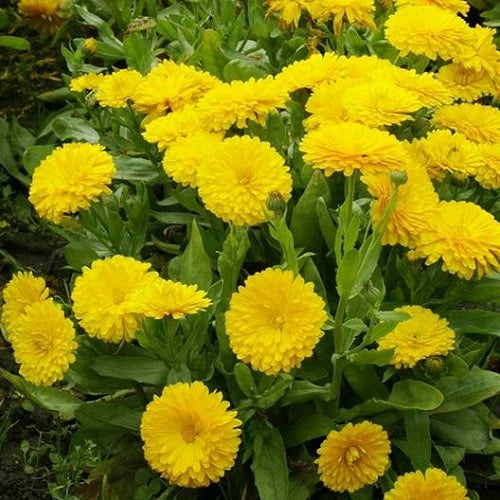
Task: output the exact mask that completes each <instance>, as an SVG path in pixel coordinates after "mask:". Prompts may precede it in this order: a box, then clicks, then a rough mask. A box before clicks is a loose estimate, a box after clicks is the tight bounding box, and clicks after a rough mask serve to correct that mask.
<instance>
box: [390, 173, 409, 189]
mask: <svg viewBox="0 0 500 500" xmlns="http://www.w3.org/2000/svg"><path fill="white" fill-rule="evenodd" d="M407 180H408V175H407V174H406V172H405V171H404V170H393V171H392V172H391V181H392V183H393V184H394V185H396V186H402V185H403V184H406V181H407Z"/></svg>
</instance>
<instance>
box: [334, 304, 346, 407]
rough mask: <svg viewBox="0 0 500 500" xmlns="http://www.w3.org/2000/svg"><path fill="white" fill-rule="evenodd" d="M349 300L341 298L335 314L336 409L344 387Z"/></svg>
mask: <svg viewBox="0 0 500 500" xmlns="http://www.w3.org/2000/svg"><path fill="white" fill-rule="evenodd" d="M348 302H349V299H348V298H347V297H346V296H342V297H340V300H339V304H338V306H337V311H336V312H335V325H334V327H333V342H334V345H335V355H334V359H335V361H334V363H333V381H332V394H333V399H334V401H333V404H334V405H335V409H338V407H339V403H340V387H341V385H342V374H343V372H344V359H343V358H342V354H343V353H344V338H343V332H342V324H343V323H344V315H345V311H346V309H347V303H348Z"/></svg>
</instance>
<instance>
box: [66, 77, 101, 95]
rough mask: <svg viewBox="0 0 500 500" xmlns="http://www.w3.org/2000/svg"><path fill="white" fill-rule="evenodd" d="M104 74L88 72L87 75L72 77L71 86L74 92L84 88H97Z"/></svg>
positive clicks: (81, 90)
mask: <svg viewBox="0 0 500 500" xmlns="http://www.w3.org/2000/svg"><path fill="white" fill-rule="evenodd" d="M103 79H104V75H103V74H101V73H87V74H85V75H81V76H78V77H76V78H72V79H71V81H70V83H69V88H70V90H72V91H73V92H83V91H84V90H96V89H97V87H98V86H99V84H100V83H102V80H103Z"/></svg>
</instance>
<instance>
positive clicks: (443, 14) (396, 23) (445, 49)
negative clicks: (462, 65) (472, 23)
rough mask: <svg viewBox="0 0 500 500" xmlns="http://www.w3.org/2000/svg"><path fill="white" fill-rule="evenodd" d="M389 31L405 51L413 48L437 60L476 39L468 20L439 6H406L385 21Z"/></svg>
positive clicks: (395, 44)
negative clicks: (473, 36) (473, 38)
mask: <svg viewBox="0 0 500 500" xmlns="http://www.w3.org/2000/svg"><path fill="white" fill-rule="evenodd" d="M385 35H386V37H387V39H388V40H389V42H390V43H391V44H392V45H394V47H396V48H397V49H398V50H399V51H400V52H401V55H403V56H406V55H408V54H409V53H410V52H413V53H414V54H417V55H425V56H427V57H428V58H429V59H432V60H435V59H437V57H438V56H441V57H442V58H443V59H452V58H453V57H455V56H456V55H457V54H459V53H460V52H461V51H464V50H466V49H467V45H468V44H470V43H472V34H471V28H469V26H468V25H467V23H466V22H465V21H464V20H463V19H461V18H460V17H458V16H457V15H455V14H453V13H452V12H449V11H447V10H444V9H440V8H439V7H436V6H425V7H406V8H404V9H400V10H398V11H396V12H395V13H394V14H392V15H391V16H390V17H389V19H387V21H386V23H385Z"/></svg>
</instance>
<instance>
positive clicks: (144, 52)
mask: <svg viewBox="0 0 500 500" xmlns="http://www.w3.org/2000/svg"><path fill="white" fill-rule="evenodd" d="M123 52H124V54H125V60H126V61H127V66H128V67H129V68H131V69H135V70H137V71H139V72H140V73H142V74H143V75H145V74H146V73H148V72H149V70H150V69H151V67H152V66H153V64H154V61H155V56H154V50H153V48H152V47H151V41H150V40H149V38H148V37H147V35H145V34H143V33H137V32H135V33H130V34H128V35H127V36H126V37H125V38H124V40H123Z"/></svg>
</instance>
